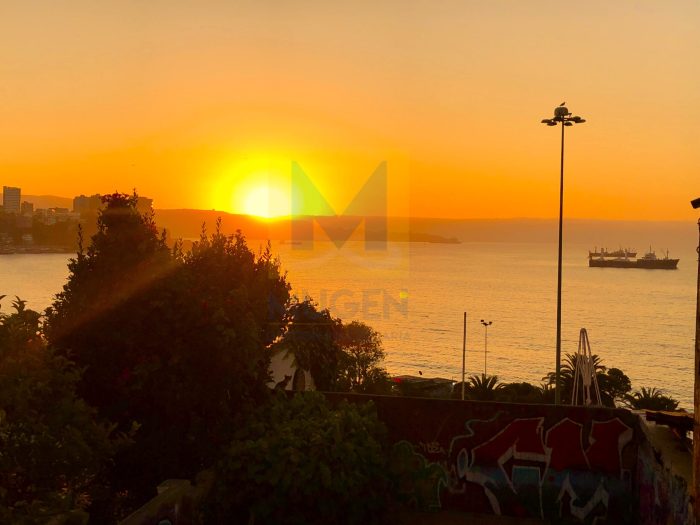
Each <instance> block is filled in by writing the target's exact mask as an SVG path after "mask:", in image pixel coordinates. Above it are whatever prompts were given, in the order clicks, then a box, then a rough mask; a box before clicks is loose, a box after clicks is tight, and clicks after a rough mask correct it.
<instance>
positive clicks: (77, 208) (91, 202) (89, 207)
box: [73, 193, 102, 213]
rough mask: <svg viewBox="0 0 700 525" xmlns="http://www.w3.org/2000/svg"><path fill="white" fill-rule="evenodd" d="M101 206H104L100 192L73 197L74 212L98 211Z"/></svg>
mask: <svg viewBox="0 0 700 525" xmlns="http://www.w3.org/2000/svg"><path fill="white" fill-rule="evenodd" d="M100 208H102V196H101V195H100V194H99V193H96V194H95V195H90V196H89V197H86V196H85V195H80V196H78V197H74V198H73V212H74V213H90V212H92V213H97V210H99V209H100Z"/></svg>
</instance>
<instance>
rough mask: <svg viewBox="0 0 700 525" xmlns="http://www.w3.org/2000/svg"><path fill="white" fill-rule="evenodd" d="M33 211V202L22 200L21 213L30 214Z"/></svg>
mask: <svg viewBox="0 0 700 525" xmlns="http://www.w3.org/2000/svg"><path fill="white" fill-rule="evenodd" d="M33 213H34V204H33V203H31V202H27V201H24V202H23V203H22V215H32V214H33Z"/></svg>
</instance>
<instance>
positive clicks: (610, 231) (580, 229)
mask: <svg viewBox="0 0 700 525" xmlns="http://www.w3.org/2000/svg"><path fill="white" fill-rule="evenodd" d="M22 200H26V201H29V202H32V203H34V207H35V208H50V207H61V208H69V209H70V208H72V206H73V199H69V198H66V197H57V196H53V195H23V196H22ZM155 213H156V222H157V223H158V225H159V226H160V227H161V228H165V229H166V230H168V233H169V235H170V237H172V238H183V239H197V238H198V237H199V234H200V232H201V229H202V225H203V224H206V228H207V231H209V232H211V231H213V229H214V228H215V225H216V221H217V219H218V218H221V229H222V231H223V232H225V233H233V232H235V231H236V230H241V231H242V232H243V233H244V234H245V236H246V237H247V238H249V239H254V240H266V239H270V240H273V241H289V240H291V239H292V222H290V220H288V219H287V220H271V221H265V220H260V219H257V218H255V217H250V216H247V215H236V214H232V213H226V212H223V211H214V210H192V209H167V210H166V209H163V210H161V209H156V211H155ZM314 222H315V226H314V228H315V230H316V231H317V232H320V230H321V229H326V231H332V232H333V236H334V237H335V238H343V237H346V236H349V235H350V234H351V233H352V231H353V230H354V229H355V228H358V232H359V234H361V233H362V232H363V231H365V230H362V228H366V231H365V233H369V234H370V236H372V234H375V235H376V234H377V233H378V232H377V231H376V227H375V231H374V232H373V231H372V226H371V224H370V225H369V226H367V225H366V224H364V223H363V222H362V221H360V220H359V219H358V218H354V217H340V218H338V219H334V218H327V217H319V218H317V220H316V221H314ZM370 222H371V221H370ZM387 223H388V233H389V239H390V240H394V241H413V242H432V243H455V242H556V241H557V220H556V219H436V218H416V217H414V218H410V219H406V218H404V219H402V218H389V219H388V221H387ZM320 225H323V228H322V226H320ZM323 235H324V234H323V233H320V234H319V236H317V238H321V239H322V238H324V237H323ZM564 235H565V240H566V241H567V242H576V243H582V244H586V245H590V248H591V249H592V248H593V247H594V246H598V247H601V246H607V247H608V248H611V249H616V248H618V247H619V246H620V245H623V247H625V248H626V247H632V248H636V249H637V250H639V251H643V250H645V248H646V247H648V246H649V245H650V244H653V245H654V247H655V248H657V249H659V250H662V249H665V248H667V247H668V248H670V249H671V250H676V249H678V248H677V247H679V246H683V247H684V246H685V245H686V244H688V245H689V246H695V244H696V242H697V239H696V237H697V226H696V224H695V223H694V222H692V223H686V222H681V221H668V222H651V221H607V220H606V221H604V220H591V219H565V229H564ZM353 238H355V237H353ZM358 238H361V237H358Z"/></svg>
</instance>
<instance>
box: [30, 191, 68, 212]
mask: <svg viewBox="0 0 700 525" xmlns="http://www.w3.org/2000/svg"><path fill="white" fill-rule="evenodd" d="M22 201H27V202H31V203H32V204H33V205H34V209H37V208H68V209H69V210H72V209H73V199H69V198H68V197H57V196H56V195H24V194H23V195H22Z"/></svg>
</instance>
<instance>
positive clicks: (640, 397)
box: [625, 387, 678, 410]
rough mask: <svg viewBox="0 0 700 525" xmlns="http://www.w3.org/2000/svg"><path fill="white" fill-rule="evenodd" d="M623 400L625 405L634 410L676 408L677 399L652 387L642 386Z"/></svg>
mask: <svg viewBox="0 0 700 525" xmlns="http://www.w3.org/2000/svg"><path fill="white" fill-rule="evenodd" d="M625 401H626V404H627V406H629V407H630V408H633V409H635V410H642V409H646V410H676V409H677V408H678V401H676V400H675V399H673V398H672V397H671V396H667V395H665V394H664V393H663V391H662V390H658V389H656V388H653V387H652V388H647V387H642V388H641V390H639V391H637V392H634V393H632V394H628V395H627V396H626V397H625Z"/></svg>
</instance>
